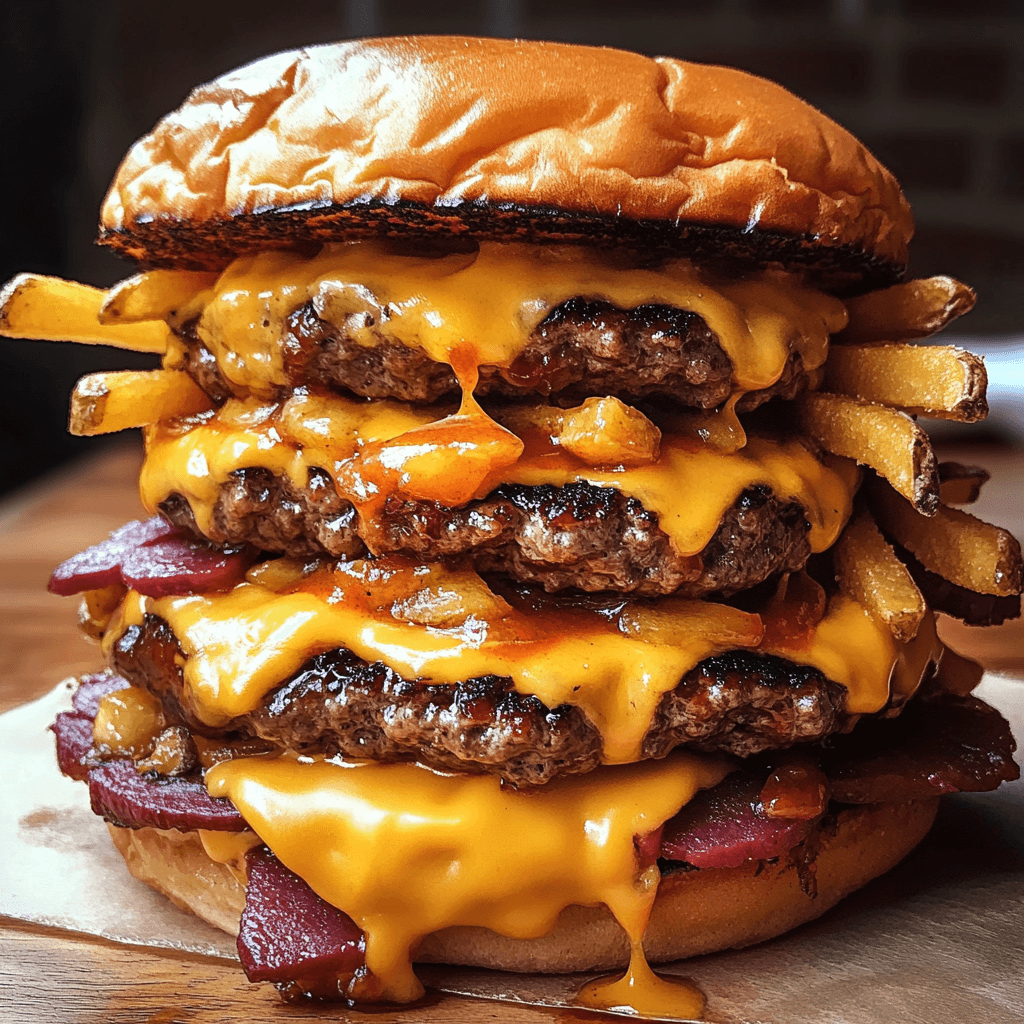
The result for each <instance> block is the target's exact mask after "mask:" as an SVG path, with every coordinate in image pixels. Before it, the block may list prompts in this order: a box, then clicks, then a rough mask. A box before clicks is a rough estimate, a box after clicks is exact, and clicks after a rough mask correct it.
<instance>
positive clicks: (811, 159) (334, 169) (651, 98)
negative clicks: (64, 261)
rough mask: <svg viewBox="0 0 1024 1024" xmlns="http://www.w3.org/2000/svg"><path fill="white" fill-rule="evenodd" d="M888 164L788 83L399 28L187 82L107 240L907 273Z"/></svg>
mask: <svg viewBox="0 0 1024 1024" xmlns="http://www.w3.org/2000/svg"><path fill="white" fill-rule="evenodd" d="M912 233H913V222H912V218H911V214H910V208H909V206H908V204H907V202H906V200H905V199H904V197H903V194H902V193H901V192H900V189H899V186H898V185H897V183H896V181H895V179H894V178H893V176H892V175H891V174H890V173H889V172H888V171H887V170H886V169H885V168H884V167H882V165H881V164H879V162H878V161H877V160H875V158H874V157H873V156H872V155H871V154H870V153H869V152H868V151H867V150H866V149H865V148H864V147H863V146H862V145H861V144H860V143H859V142H858V141H857V140H856V139H855V138H854V137H853V136H852V135H850V134H849V133H848V132H847V131H845V130H844V129H842V128H840V127H839V126H838V125H837V124H835V123H834V122H833V121H831V120H830V119H829V118H827V117H825V115H823V114H822V113H820V112H819V111H817V110H815V109H814V108H813V107H811V106H809V105H808V104H807V103H804V102H803V101H802V100H800V99H797V97H795V96H793V95H792V94H791V93H789V92H787V91H786V90H785V89H783V88H782V87H781V86H778V85H775V84H773V83H771V82H768V81H765V80H763V79H760V78H756V77H754V76H753V75H749V74H746V73H744V72H741V71H736V70H733V69H731V68H722V67H712V66H708V65H700V64H689V63H685V62H683V61H679V60H674V59H672V58H668V57H658V58H654V59H651V58H648V57H643V56H640V55H639V54H635V53H628V52H626V51H623V50H614V49H604V48H598V47H589V46H570V45H565V44H561V43H541V42H528V41H520V40H501V39H473V38H462V37H438V36H431V37H427V36H424V37H405V38H393V39H368V40H361V41H356V42H348V43H338V44H333V45H328V46H317V47H312V48H310V49H307V50H294V51H291V52H288V53H281V54H278V55H276V56H273V57H268V58H266V59H264V60H260V61H257V62H255V63H253V64H249V65H247V66H245V67H243V68H241V69H239V70H237V71H234V72H232V73H230V74H227V75H224V76H223V77H221V78H218V79H217V80H216V81H214V82H211V83H209V84H208V85H204V86H200V87H199V88H197V89H196V90H194V91H193V92H192V94H191V95H190V96H189V97H188V98H187V99H186V100H185V102H184V103H183V104H182V106H181V107H180V108H179V109H178V110H176V111H175V112H173V113H171V114H169V115H167V117H165V118H164V119H163V120H162V121H160V123H159V124H158V125H157V126H156V127H155V128H154V129H153V131H152V132H151V133H150V134H149V135H147V136H146V137H144V138H143V139H141V140H140V141H139V142H137V143H136V144H135V145H134V146H133V147H132V149H131V150H130V152H129V153H128V155H127V157H126V158H125V159H124V161H123V163H122V164H121V167H120V169H119V170H118V172H117V176H116V178H115V180H114V183H113V185H112V186H111V188H110V191H109V193H108V195H107V198H106V201H105V202H104V205H103V211H102V217H101V241H102V242H103V243H105V244H106V245H109V246H111V247H112V248H114V249H116V250H118V251H119V252H121V253H123V254H124V255H127V256H130V257H132V258H134V259H136V260H139V261H141V262H143V263H144V264H147V265H161V266H196V267H199V266H206V267H217V266H221V265H223V264H224V263H226V262H227V261H228V260H229V259H231V258H232V257H233V256H235V255H238V254H239V253H242V252H247V251H253V250H255V249H258V248H265V247H266V246H268V245H275V244H276V245H283V244H289V243H290V244H295V243H296V242H299V241H302V240H306V241H325V240H344V239H352V238H364V237H368V236H381V235H387V236H409V235H420V236H439V237H443V238H450V237H451V236H452V235H465V236H468V237H475V238H500V239H517V240H527V241H563V242H566V241H585V242H595V243H604V244H613V245H617V246H623V245H637V246H640V245H642V246H644V248H645V250H647V249H650V248H652V247H653V248H655V249H657V250H659V251H664V252H673V253H678V254H686V255H708V256H715V257H722V256H723V255H725V256H728V255H730V254H732V255H737V256H742V257H743V258H744V259H745V260H746V261H747V262H749V261H750V260H751V259H753V260H754V261H755V262H757V263H770V262H778V263H782V264H783V265H789V266H793V267H802V268H805V269H810V270H817V271H819V272H820V273H821V274H823V275H824V276H825V277H826V278H832V279H833V280H834V283H835V284H836V286H842V287H848V286H851V285H853V286H856V285H858V284H859V285H861V286H863V285H865V284H882V283H886V282H891V281H893V280H895V279H898V278H899V277H900V275H901V274H902V272H903V271H904V270H905V266H906V262H907V243H908V241H909V239H910V236H911V235H912Z"/></svg>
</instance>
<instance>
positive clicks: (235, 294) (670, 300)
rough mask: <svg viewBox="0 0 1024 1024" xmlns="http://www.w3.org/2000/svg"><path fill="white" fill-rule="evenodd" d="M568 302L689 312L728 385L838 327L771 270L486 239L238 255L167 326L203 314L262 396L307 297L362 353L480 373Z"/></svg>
mask: <svg viewBox="0 0 1024 1024" xmlns="http://www.w3.org/2000/svg"><path fill="white" fill-rule="evenodd" d="M575 296H584V297H586V298H588V299H601V300H604V301H607V302H609V303H611V304H612V305H614V306H616V307H618V308H620V309H633V308H636V307H637V306H642V305H646V304H661V305H668V306H674V307H677V308H680V309H686V310H691V311H692V312H694V313H697V314H699V315H700V316H701V317H703V318H704V320H705V321H706V322H707V324H708V326H709V327H710V328H711V330H712V331H714V332H715V334H716V335H717V336H718V338H719V340H720V342H721V344H722V347H723V349H724V350H725V352H726V354H727V355H728V356H729V358H730V359H731V360H732V363H733V366H734V384H735V389H736V390H737V391H750V390H753V389H756V388H763V387H767V386H768V385H770V384H772V383H774V382H775V381H776V380H778V378H779V376H780V375H781V373H782V370H783V367H784V366H785V363H786V359H787V358H788V356H789V353H790V351H791V350H795V351H797V352H798V353H799V354H800V356H801V358H802V361H803V365H804V367H805V368H807V369H808V370H811V369H815V368H816V367H818V366H820V365H821V364H822V363H823V362H824V361H825V354H826V351H827V346H828V338H829V335H830V334H831V333H834V332H836V331H838V330H841V329H842V328H843V327H844V326H845V324H846V310H845V308H844V306H843V304H842V303H841V302H839V301H838V300H837V299H834V298H832V297H830V296H828V295H825V294H823V293H821V292H818V291H815V290H813V289H811V288H807V287H805V286H803V285H801V284H800V283H799V282H798V281H797V280H796V279H794V278H793V277H791V276H788V275H785V274H783V273H781V272H769V273H764V274H761V275H759V276H757V277H751V278H747V279H744V280H742V281H732V280H730V281H719V280H715V279H713V278H712V277H711V276H710V275H708V274H706V273H704V272H701V271H698V270H697V269H696V268H694V267H693V265H692V264H690V263H689V262H687V261H685V260H675V261H670V262H668V263H666V264H664V265H663V266H661V267H658V268H653V269H652V268H645V269H638V268H629V267H624V266H622V265H620V264H617V263H616V262H615V261H613V260H610V259H609V258H608V257H607V256H605V255H603V254H601V253H600V252H598V251H595V250H593V249H590V248H585V247H571V246H564V247H559V246H535V245H526V244H519V243H510V244H499V243H494V242H484V243H482V244H481V245H480V248H479V251H478V252H475V253H459V254H454V255H448V256H443V257H437V256H433V257H431V256H410V255H397V254H396V253H395V252H394V250H393V248H391V247H388V246H386V245H383V244H381V243H377V242H353V243H350V244H347V245H330V246H326V247H325V248H324V249H323V250H322V252H321V253H320V254H319V255H318V256H316V257H315V258H313V259H305V258H303V257H301V256H299V255H296V254H293V253H284V252H268V253H262V254H260V255H257V256H247V257H243V258H241V259H239V260H236V261H235V262H234V263H233V264H231V266H229V267H228V268H227V270H225V271H224V273H223V274H222V275H221V277H220V279H219V280H218V281H217V283H216V284H215V285H214V286H213V287H212V288H210V289H207V290H205V291H203V292H201V293H199V294H197V295H196V296H195V298H194V300H193V301H192V302H191V303H188V304H186V305H184V306H182V307H180V308H179V309H178V310H177V312H176V313H175V315H174V317H173V318H172V325H178V324H180V323H183V322H186V321H188V320H190V319H193V318H194V317H196V316H199V323H198V333H199V337H200V338H201V339H202V340H203V342H204V343H205V344H206V345H207V347H208V348H209V349H210V351H211V352H212V353H213V354H214V356H215V357H216V359H217V362H218V365H219V366H220V369H221V371H222V372H223V373H224V375H225V376H226V377H227V378H228V379H229V380H230V381H232V382H233V383H234V384H235V385H236V386H237V387H239V388H241V389H243V390H246V391H250V392H252V393H253V394H257V395H262V396H264V397H266V396H270V395H272V394H273V393H274V391H275V389H278V388H280V387H282V386H285V385H287V384H289V383H290V381H289V379H288V372H287V369H286V365H285V356H284V352H283V346H282V343H281V338H282V334H283V331H284V326H285V320H286V318H287V316H288V315H289V314H290V313H291V312H293V311H294V310H296V309H298V308H300V307H301V306H303V305H304V304H305V303H306V302H308V301H312V303H313V306H314V309H315V311H316V313H317V315H318V316H320V317H321V319H323V320H326V321H327V322H329V323H334V324H338V325H340V326H343V328H344V330H345V331H346V333H347V334H348V335H349V336H350V337H352V338H353V339H354V340H355V341H356V343H357V344H360V345H365V346H367V347H372V346H374V345H375V344H377V342H378V339H379V338H380V337H383V338H386V339H387V340H389V341H392V342H398V343H400V344H403V345H407V346H408V347H410V348H420V349H422V350H423V351H424V352H425V353H426V354H427V355H428V356H430V358H432V359H434V360H435V361H438V362H442V363H448V364H450V365H454V362H453V353H454V352H456V351H458V350H459V349H460V348H464V347H465V346H467V345H468V346H470V347H471V348H472V349H473V350H474V352H475V354H476V358H477V360H478V364H479V365H486V366H499V367H509V366H511V364H512V363H513V362H514V360H515V358H516V356H517V355H518V354H519V353H520V352H521V351H522V350H523V348H524V347H525V345H526V342H527V340H528V338H529V336H530V334H531V332H532V331H533V329H534V328H535V327H536V326H537V325H538V324H539V323H540V322H541V321H542V320H543V319H544V317H545V316H547V314H548V313H549V312H550V311H551V310H552V309H553V308H555V307H556V306H558V305H560V304H561V303H563V302H565V301H566V300H568V299H570V298H573V297H575ZM157 315H159V314H158V312H157V311H154V316H157ZM173 358H180V353H178V354H177V355H176V356H173V357H172V360H173Z"/></svg>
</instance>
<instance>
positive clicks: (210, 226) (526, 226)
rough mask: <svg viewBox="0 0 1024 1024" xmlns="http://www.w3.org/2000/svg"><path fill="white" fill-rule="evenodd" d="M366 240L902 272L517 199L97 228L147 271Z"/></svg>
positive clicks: (858, 284) (862, 257) (738, 265)
mask: <svg viewBox="0 0 1024 1024" xmlns="http://www.w3.org/2000/svg"><path fill="white" fill-rule="evenodd" d="M364 239H395V240H409V241H413V242H427V243H431V242H434V243H437V244H440V245H442V246H448V245H452V244H455V245H457V244H458V243H459V242H460V241H462V242H465V243H467V244H469V243H474V242H477V241H496V242H529V243H538V244H544V243H547V244H563V245H564V244H571V245H592V246H595V247H598V248H607V249H614V250H616V251H617V252H624V251H625V252H628V251H629V250H634V251H635V252H636V253H637V255H639V256H642V257H643V258H644V259H652V260H657V259H662V258H667V257H673V256H675V257H687V258H692V259H698V260H701V261H702V262H703V263H704V264H705V265H708V264H710V265H715V264H716V263H717V264H721V266H722V269H723V270H727V271H728V270H732V271H740V272H746V271H751V270H759V269H764V268H767V267H770V266H780V267H783V268H785V269H787V270H792V271H797V272H802V273H804V274H806V275H807V277H808V279H809V280H810V281H811V282H812V283H814V284H816V285H817V286H818V287H821V288H823V289H824V290H826V291H833V292H836V293H839V294H853V293H857V292H862V291H868V290H871V289H874V288H885V287H887V286H889V285H892V284H896V283H898V282H899V281H902V280H903V279H904V277H905V276H906V267H905V266H903V265H902V264H898V263H894V262H890V261H886V260H883V259H881V258H879V257H877V256H874V255H872V254H871V253H868V252H866V251H865V250H863V249H860V248H858V247H856V246H853V245H835V244H827V243H825V242H823V241H822V240H821V239H819V238H816V237H814V236H811V235H786V234H782V233H779V232H772V231H759V230H756V229H752V230H744V229H742V228H736V227H733V226H731V225H716V224H712V225H708V224H696V223H676V222H673V221H664V220H634V219H631V218H627V217H617V216H610V215H607V214H600V213H583V212H579V211H574V210H559V209H555V208H549V207H534V206H523V205H520V204H516V203H498V204H494V203H485V202H471V203H462V204H460V205H457V206H428V205H425V204H422V203H417V202H413V201H411V200H399V201H396V202H385V201H382V200H365V201H361V200H356V201H354V202H351V203H345V204H336V203H329V204H324V205H316V204H311V203H310V204H300V205H297V206H289V207H275V208H272V209H268V210H263V211H260V212H258V213H246V214H238V215H236V216H234V217H230V218H219V219H211V220H204V221H198V222H197V221H190V220H177V219H174V218H173V217H154V218H151V219H148V220H144V219H140V220H138V221H135V222H133V223H132V224H131V226H130V227H127V228H119V229H110V228H107V229H103V230H102V231H101V233H100V238H99V241H100V244H101V245H105V246H108V247H109V248H111V249H113V250H114V252H116V253H117V254H118V255H119V256H123V257H126V258H128V259H131V260H134V261H136V262H137V263H139V264H140V266H142V267H144V268H147V269H148V268H156V267H163V268H173V269H183V270H220V269H222V268H223V267H225V266H227V264H228V263H230V262H231V261H232V260H234V259H236V258H237V257H239V256H243V255H247V254H251V253H254V252H259V251H262V250H266V249H273V248H291V249H301V248H303V247H309V248H310V249H313V248H315V247H317V246H320V245H323V244H326V243H328V242H350V241H359V240H364Z"/></svg>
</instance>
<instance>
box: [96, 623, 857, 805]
mask: <svg viewBox="0 0 1024 1024" xmlns="http://www.w3.org/2000/svg"><path fill="white" fill-rule="evenodd" d="M113 661H114V668H115V669H116V671H118V672H119V673H120V674H121V675H123V676H124V678H125V679H127V680H128V681H129V682H130V683H131V684H132V685H134V686H140V687H143V688H145V689H147V690H149V691H150V692H152V693H154V694H155V695H156V696H157V697H159V698H160V699H161V701H162V702H163V706H164V709H165V711H166V712H167V714H168V716H169V718H170V719H172V720H176V721H177V722H178V723H181V724H185V725H187V726H188V727H189V728H191V729H194V730H195V731H197V732H200V733H204V734H206V735H210V736H246V737H258V738H261V739H264V740H267V741H269V742H271V743H273V744H276V745H279V746H282V747H287V748H288V749H291V750H296V751H300V752H317V753H325V754H329V755H332V754H335V753H341V754H344V755H346V756H349V757H366V758H371V759H373V760H376V761H395V760H409V759H415V760H419V761H422V762H423V763H425V764H428V765H431V766H433V767H436V768H440V769H444V770H452V769H456V770H459V771H467V770H469V771H472V770H478V771H486V772H491V773H493V774H496V775H499V776H501V778H503V779H505V780H507V781H508V782H510V783H513V784H515V785H522V786H533V785H541V784H543V783H546V782H549V781H551V779H553V778H555V777H556V776H559V775H569V774H577V773H583V772H588V771H590V770H591V769H593V768H595V767H596V766H597V765H598V764H599V763H600V760H601V738H600V735H599V733H598V731H597V729H596V727H595V726H594V725H593V724H592V723H591V722H590V721H589V720H588V719H587V718H586V716H585V715H584V713H583V712H582V711H581V710H580V709H579V708H577V707H573V706H571V705H562V706H560V707H557V708H548V707H546V706H545V705H544V704H543V703H542V702H541V701H540V700H538V699H537V698H536V697H532V696H524V695H523V694H520V693H518V692H517V691H516V690H515V689H514V688H513V685H512V681H511V679H509V678H507V677H500V676H493V675H492V676H482V677H480V678H476V679H469V680H466V681H464V682H460V683H456V684H453V685H438V684H434V683H425V682H418V681H411V680H408V679H403V678H402V677H401V676H400V675H399V674H398V673H397V672H395V671H393V670H392V669H390V668H388V667H387V666H386V665H384V664H382V663H381V662H374V663H373V664H369V663H367V662H365V661H363V660H362V659H360V658H358V657H357V656H356V655H355V654H353V653H352V652H351V651H349V650H346V649H344V648H342V649H337V650H332V651H328V652H326V653H324V654H320V655H317V656H316V657H314V658H311V659H310V660H309V661H307V662H306V664H305V665H304V666H303V667H302V668H301V669H300V670H299V671H298V672H296V673H295V675H293V676H292V677H291V678H290V679H288V680H286V681H285V682H284V683H283V684H282V685H281V686H280V687H278V688H277V689H276V690H274V691H272V692H271V693H270V694H268V696H267V698H266V699H265V700H264V702H263V704H262V706H261V707H259V708H258V709H257V710H255V711H253V712H251V713H249V714H247V715H242V716H240V717H239V718H236V719H235V720H234V721H232V722H231V723H229V726H228V728H226V729H223V730H211V729H209V728H208V727H205V726H203V725H202V723H200V722H198V721H197V720H196V719H195V717H194V716H193V715H192V714H191V713H190V712H189V710H188V708H187V702H186V701H185V700H184V699H183V694H182V687H183V681H182V669H181V664H182V656H181V650H180V648H179V647H178V643H177V641H176V639H175V637H174V634H173V633H172V631H171V629H170V628H169V626H168V625H167V623H166V622H164V621H163V620H162V619H159V618H157V617H155V616H152V615H150V616H147V618H146V620H145V622H144V624H143V625H142V626H132V627H130V628H129V629H128V630H127V631H126V632H125V634H124V635H123V636H122V637H121V639H120V640H119V641H118V642H117V644H116V645H115V647H114V652H113ZM845 701H846V691H845V689H844V688H843V687H842V686H841V685H839V684H838V683H835V682H832V681H831V680H829V679H827V678H825V676H823V675H822V674H821V673H820V672H819V671H818V670H817V669H814V668H808V667H806V666H802V665H795V664H793V663H791V662H788V661H785V660H784V659H782V658H777V657H772V656H769V655H759V654H753V653H750V652H745V651H744V652H731V653H728V654H724V655H721V656H718V657H714V658H708V659H706V660H705V661H702V662H701V663H700V664H699V665H698V666H697V667H696V668H694V669H693V670H691V671H690V672H688V673H687V674H686V675H685V676H684V677H683V678H682V679H681V680H680V682H679V685H678V686H677V687H676V688H675V689H674V690H672V691H669V692H668V693H667V694H665V696H664V697H663V698H662V701H661V703H660V705H659V707H658V709H657V712H656V714H655V716H654V720H653V722H652V725H651V727H650V730H649V731H648V733H647V736H646V737H645V739H644V742H643V752H642V753H643V757H645V758H649V757H664V756H665V755H666V754H667V753H668V752H669V751H670V750H672V749H673V748H674V747H677V746H681V745H686V746H688V747H690V748H691V749H694V750H699V751H705V752H711V751H724V752H727V753H730V754H736V755H739V756H741V757H747V756H749V755H751V754H756V753H760V752H761V751H764V750H778V749H782V748H785V747H789V746H791V745H793V744H795V743H809V742H812V741H816V740H820V739H823V738H824V737H826V736H829V735H831V734H833V733H836V732H840V731H842V730H843V729H844V728H845V726H846V725H847V724H848V722H849V716H848V715H847V714H846V712H845V710H844V708H845Z"/></svg>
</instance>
